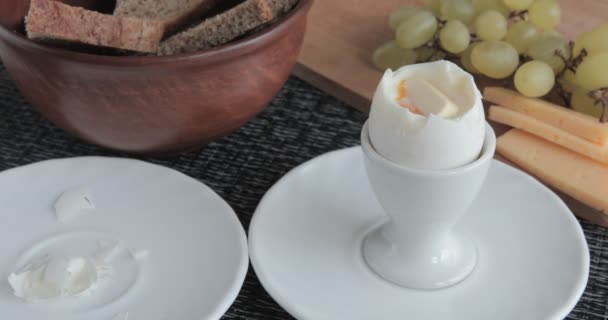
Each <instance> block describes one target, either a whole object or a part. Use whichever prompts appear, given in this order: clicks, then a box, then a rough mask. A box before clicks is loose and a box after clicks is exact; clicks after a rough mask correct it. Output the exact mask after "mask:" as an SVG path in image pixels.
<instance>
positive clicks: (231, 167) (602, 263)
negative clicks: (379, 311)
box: [0, 65, 608, 320]
mask: <svg viewBox="0 0 608 320" xmlns="http://www.w3.org/2000/svg"><path fill="white" fill-rule="evenodd" d="M364 119H365V116H364V115H363V114H361V113H359V112H356V111H354V110H352V109H351V108H348V107H347V106H345V105H344V104H342V103H341V102H339V101H337V100H335V99H334V98H332V97H330V96H328V95H326V94H324V93H322V92H320V91H318V90H316V89H314V88H312V87H310V86H309V85H308V84H306V83H304V82H302V81H300V80H298V79H295V78H292V79H290V80H289V82H288V83H287V84H286V85H285V87H284V88H283V90H282V91H281V92H280V93H279V94H278V95H277V97H276V98H275V99H274V100H273V101H272V103H271V104H270V106H269V107H268V109H267V110H266V111H265V112H263V113H262V114H260V115H259V116H258V117H257V118H255V119H254V120H252V121H250V122H249V123H248V124H247V125H245V126H244V127H243V128H241V129H240V130H239V131H237V132H235V133H233V134H232V135H230V136H228V137H226V138H223V139H220V140H218V141H216V142H213V143H211V144H209V145H208V146H206V147H204V148H202V149H200V150H197V151H192V152H188V153H184V154H181V155H178V156H174V157H170V158H143V159H144V160H146V161H150V162H154V163H158V164H161V165H165V166H169V167H172V168H174V169H177V170H179V171H181V172H184V173H186V174H188V175H190V176H192V177H195V178H197V179H199V180H201V181H202V182H204V183H205V184H207V185H209V186H210V187H211V188H213V189H214V190H215V191H216V192H217V193H218V194H219V195H220V196H222V197H223V198H224V199H226V201H228V203H229V204H230V205H231V206H232V207H233V208H234V210H235V211H236V212H237V214H238V215H239V217H240V219H241V222H242V223H243V225H244V226H245V228H246V229H247V228H248V226H249V221H250V219H251V215H252V214H253V212H254V210H255V207H256V205H257V204H258V201H259V200H260V199H261V197H262V195H263V194H264V192H265V191H266V190H267V189H268V188H270V187H271V186H272V184H273V183H274V182H275V181H277V180H278V179H279V178H280V177H281V176H282V175H283V174H285V173H286V172H287V171H289V170H290V169H292V168H293V167H295V166H297V165H298V164H300V163H302V162H304V161H306V160H308V159H310V158H312V157H314V156H317V155H320V154H322V153H325V152H328V151H331V150H336V149H340V148H344V147H349V146H353V145H356V144H358V140H359V130H360V129H361V125H362V124H363V121H364ZM85 155H103V156H125V155H122V154H118V153H115V152H111V151H107V150H104V149H102V148H98V147H96V146H92V145H89V144H86V143H83V142H81V141H79V140H77V139H75V138H72V137H70V136H67V135H66V134H64V133H63V132H62V131H61V130H60V129H58V128H56V127H55V126H53V125H52V124H50V123H49V122H48V121H46V120H45V119H44V118H43V117H42V116H40V115H39V114H38V113H37V112H36V111H34V110H33V109H31V108H30V107H29V106H28V104H27V102H25V101H24V100H23V98H22V97H21V95H20V94H19V92H18V91H17V89H16V88H15V87H14V85H13V83H12V82H11V81H10V80H9V79H8V77H7V75H6V72H5V71H4V69H3V67H2V66H1V65H0V170H4V169H8V168H12V167H16V166H21V165H25V164H28V163H32V162H36V161H40V160H45V159H51V158H62V157H73V156H85ZM583 227H584V229H585V233H586V235H587V241H588V243H589V247H590V249H591V259H592V261H591V263H592V265H591V278H590V280H589V285H588V287H587V291H586V292H585V295H584V296H583V298H582V300H581V301H580V302H579V304H578V306H577V307H576V309H575V310H574V311H573V312H572V314H571V315H570V317H569V318H568V319H578V320H582V319H608V278H607V275H608V230H607V229H604V228H601V227H597V226H593V225H590V224H587V223H583ZM513 236H517V235H513ZM0 281H2V280H1V279H0ZM319 290H322V288H319ZM548 294H550V293H548ZM0 318H4V317H2V310H0ZM222 319H260V320H262V319H264V320H270V319H292V318H291V317H290V316H289V315H288V314H287V313H286V312H285V311H284V310H283V309H282V308H281V307H280V306H278V305H277V304H276V303H275V302H274V301H273V300H272V298H270V297H269V296H268V294H267V293H266V292H265V291H264V289H263V288H262V286H261V284H260V283H259V282H258V280H257V278H256V276H255V274H254V273H253V271H252V270H251V268H250V270H249V274H248V276H247V279H246V281H245V284H244V286H243V289H242V291H241V294H240V295H239V297H238V298H237V300H236V302H235V303H234V305H233V306H232V307H231V308H230V310H229V311H228V313H227V314H226V315H225V316H224V318H222ZM23 320H25V319H23ZM28 320H29V319H28ZM36 320H37V319H36ZM83 320H84V319H83ZM175 320H190V319H175ZM336 320H348V319H336ZM370 320H376V319H370ZM488 320H489V319H488ZM514 320H516V319H514ZM539 320H541V319H539Z"/></svg>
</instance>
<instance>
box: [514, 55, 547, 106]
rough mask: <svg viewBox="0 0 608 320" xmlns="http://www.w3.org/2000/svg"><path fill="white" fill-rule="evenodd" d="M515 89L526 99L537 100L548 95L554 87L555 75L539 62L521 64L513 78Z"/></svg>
mask: <svg viewBox="0 0 608 320" xmlns="http://www.w3.org/2000/svg"><path fill="white" fill-rule="evenodd" d="M513 82H514V84H515V88H516V89H517V91H519V92H520V93H521V94H523V95H524V96H527V97H532V98H537V97H542V96H544V95H546V94H547V93H549V91H551V89H552V88H553V85H555V74H553V69H551V67H550V66H549V65H548V64H547V63H545V62H543V61H539V60H532V61H528V62H526V63H524V64H522V65H521V66H520V67H519V69H517V71H515V77H514V78H513Z"/></svg>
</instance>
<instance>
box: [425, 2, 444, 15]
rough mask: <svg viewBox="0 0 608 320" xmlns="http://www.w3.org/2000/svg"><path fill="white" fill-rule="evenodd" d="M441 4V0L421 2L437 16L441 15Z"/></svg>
mask: <svg viewBox="0 0 608 320" xmlns="http://www.w3.org/2000/svg"><path fill="white" fill-rule="evenodd" d="M441 2H442V0H422V3H423V4H424V5H425V6H426V7H427V8H429V9H431V11H432V12H433V13H434V14H435V15H437V16H439V15H440V14H441Z"/></svg>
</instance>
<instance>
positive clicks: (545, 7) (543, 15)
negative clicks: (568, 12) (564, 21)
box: [528, 0, 562, 30]
mask: <svg viewBox="0 0 608 320" xmlns="http://www.w3.org/2000/svg"><path fill="white" fill-rule="evenodd" d="M561 16H562V10H561V8H560V7H559V3H557V2H555V0H536V1H534V3H533V4H532V5H531V6H530V9H528V17H529V19H530V21H531V22H532V23H534V25H536V26H537V27H539V28H541V29H545V30H549V29H553V28H554V27H555V26H557V25H558V24H559V20H560V19H561Z"/></svg>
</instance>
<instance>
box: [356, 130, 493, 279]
mask: <svg viewBox="0 0 608 320" xmlns="http://www.w3.org/2000/svg"><path fill="white" fill-rule="evenodd" d="M368 128H369V125H368V123H367V122H366V123H365V125H364V126H363V129H362V131H361V146H362V148H363V153H364V162H365V168H366V171H367V176H368V179H369V181H370V183H371V187H372V189H373V191H374V194H375V195H376V198H377V199H378V201H379V203H380V204H381V206H382V208H383V209H384V211H385V213H386V215H387V216H388V220H387V222H386V223H384V224H382V225H381V226H380V227H378V228H376V229H374V230H372V231H371V232H370V233H369V234H367V235H366V237H365V239H364V241H363V248H362V249H363V256H364V258H365V261H366V262H367V264H368V265H369V267H370V268H371V269H372V270H374V271H375V273H377V274H378V275H380V276H381V277H382V278H384V279H385V280H388V281H390V282H393V283H395V284H397V285H399V286H403V287H407V288H414V289H440V288H445V287H448V286H451V285H454V284H456V283H458V282H460V281H462V280H463V279H465V278H466V277H467V276H468V275H469V274H470V273H471V272H472V271H473V269H474V268H475V265H476V263H477V249H476V247H475V244H474V243H473V241H472V240H471V239H470V238H468V237H467V235H466V234H461V233H460V232H459V231H457V230H455V228H454V226H455V225H456V223H457V222H458V220H459V219H460V218H461V217H462V216H463V215H464V214H466V212H467V211H468V209H469V207H470V206H471V204H472V203H473V201H474V200H475V198H476V197H477V195H478V193H479V191H480V190H481V187H482V185H483V183H484V180H485V178H486V175H487V173H488V169H489V167H490V163H491V162H492V158H493V156H494V152H495V149H496V136H495V134H494V131H493V130H492V128H491V127H490V126H489V125H488V124H486V132H485V139H484V144H483V148H482V151H481V154H480V156H479V158H477V160H475V161H473V162H472V163H470V164H467V165H465V166H461V167H458V168H455V169H449V170H421V169H414V168H408V167H404V166H400V165H398V164H396V163H394V162H392V161H390V160H387V159H386V158H384V157H383V156H382V155H380V154H378V153H377V152H376V150H375V149H374V147H373V146H372V143H371V140H370V136H369V131H368ZM437 156H438V157H440V156H441V154H438V155H437Z"/></svg>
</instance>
